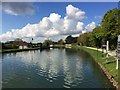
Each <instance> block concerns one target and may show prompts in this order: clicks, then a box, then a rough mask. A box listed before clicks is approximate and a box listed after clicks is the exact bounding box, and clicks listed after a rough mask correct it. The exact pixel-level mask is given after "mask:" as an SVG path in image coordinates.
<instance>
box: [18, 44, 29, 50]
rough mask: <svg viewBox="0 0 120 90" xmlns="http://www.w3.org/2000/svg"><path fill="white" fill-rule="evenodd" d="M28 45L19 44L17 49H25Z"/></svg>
mask: <svg viewBox="0 0 120 90" xmlns="http://www.w3.org/2000/svg"><path fill="white" fill-rule="evenodd" d="M27 48H28V47H27V46H26V45H20V46H19V49H27Z"/></svg>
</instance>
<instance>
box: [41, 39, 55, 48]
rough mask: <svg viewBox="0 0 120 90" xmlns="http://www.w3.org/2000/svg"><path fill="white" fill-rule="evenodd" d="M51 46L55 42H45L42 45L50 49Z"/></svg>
mask: <svg viewBox="0 0 120 90" xmlns="http://www.w3.org/2000/svg"><path fill="white" fill-rule="evenodd" d="M51 44H53V41H51V40H45V41H44V42H43V44H42V45H43V46H46V47H48V46H49V45H51Z"/></svg>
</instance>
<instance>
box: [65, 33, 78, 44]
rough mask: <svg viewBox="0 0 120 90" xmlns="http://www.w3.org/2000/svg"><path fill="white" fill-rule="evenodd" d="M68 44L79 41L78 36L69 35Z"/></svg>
mask: <svg viewBox="0 0 120 90" xmlns="http://www.w3.org/2000/svg"><path fill="white" fill-rule="evenodd" d="M65 41H66V43H67V44H72V43H76V42H77V38H76V37H72V36H71V35H69V36H68V37H67V38H66V39H65Z"/></svg>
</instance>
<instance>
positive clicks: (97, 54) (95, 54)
mask: <svg viewBox="0 0 120 90" xmlns="http://www.w3.org/2000/svg"><path fill="white" fill-rule="evenodd" d="M73 48H76V49H82V50H84V51H86V52H88V53H89V54H90V55H91V56H92V57H93V58H94V59H95V60H96V62H99V63H100V64H101V65H102V66H103V67H105V68H106V69H107V70H108V72H109V73H110V74H111V75H112V76H113V78H114V79H115V80H116V81H117V82H120V80H118V70H116V62H112V63H108V64H106V63H105V62H106V57H105V55H104V56H103V54H102V52H101V51H97V50H93V49H89V48H86V47H84V46H73ZM113 60H115V58H114V57H112V56H109V57H108V59H107V61H113Z"/></svg>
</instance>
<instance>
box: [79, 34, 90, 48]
mask: <svg viewBox="0 0 120 90" xmlns="http://www.w3.org/2000/svg"><path fill="white" fill-rule="evenodd" d="M90 35H91V33H90V32H88V33H84V34H82V35H80V36H79V37H78V38H77V42H78V44H81V45H84V46H90V40H89V39H90Z"/></svg>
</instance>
